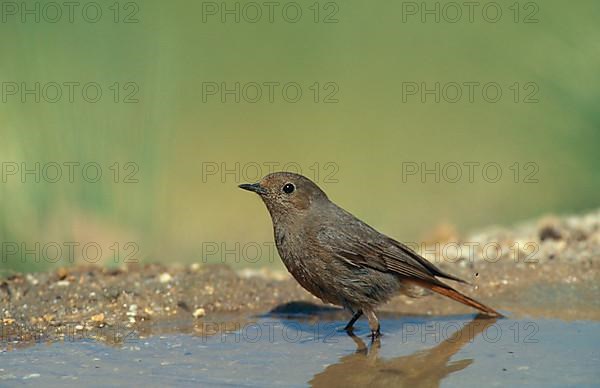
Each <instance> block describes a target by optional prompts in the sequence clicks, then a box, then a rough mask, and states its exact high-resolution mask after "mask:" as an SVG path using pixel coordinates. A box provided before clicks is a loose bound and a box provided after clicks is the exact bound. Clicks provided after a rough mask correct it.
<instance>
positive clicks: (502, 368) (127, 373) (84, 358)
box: [0, 311, 600, 387]
mask: <svg viewBox="0 0 600 388" xmlns="http://www.w3.org/2000/svg"><path fill="white" fill-rule="evenodd" d="M343 317H344V316H343V315H340V314H338V313H336V312H335V311H334V312H333V313H328V312H327V311H325V312H321V313H319V314H317V315H316V316H315V315H312V316H305V315H302V316H295V317H293V319H292V318H290V316H289V315H279V316H275V315H266V316H261V317H249V318H248V317H246V318H243V319H233V320H232V319H223V320H214V321H210V322H209V321H203V322H200V323H196V324H195V325H194V326H189V327H184V326H182V327H181V328H178V330H180V331H182V332H185V334H153V335H149V336H142V335H140V334H139V333H137V332H131V331H129V332H123V333H120V334H122V338H121V339H122V340H123V342H122V343H120V344H118V345H107V344H105V343H101V342H98V341H95V340H93V339H81V338H77V336H72V337H67V338H66V339H65V340H63V341H60V342H54V343H50V344H48V343H37V344H33V345H32V346H28V347H24V348H15V347H13V345H15V344H12V343H7V342H6V341H5V342H3V343H2V348H3V350H4V351H3V352H2V353H0V385H11V386H12V385H28V384H32V385H33V384H35V385H40V384H43V385H45V386H64V385H65V384H67V385H80V384H85V385H86V386H87V385H92V386H106V385H107V384H127V385H131V384H134V385H136V386H165V385H167V386H172V385H190V386H191V385H202V386H240V385H241V386H261V387H262V386H288V385H292V386H307V385H314V386H332V385H333V386H335V385H344V386H349V385H367V384H368V385H370V386H403V385H404V386H406V385H415V384H417V383H418V384H420V385H422V386H423V385H424V386H439V385H442V386H481V385H482V384H485V385H486V386H501V385H502V386H504V385H515V384H523V383H527V384H529V385H530V386H564V385H575V384H577V385H581V384H584V385H596V384H599V383H600V351H599V349H600V346H599V345H600V323H599V322H595V321H574V322H566V321H561V320H551V319H510V318H504V319H500V320H489V319H475V318H476V317H475V316H472V315H461V316H451V317H414V316H412V317H407V316H393V315H387V316H386V315H384V316H383V319H382V322H381V324H382V328H383V337H382V338H381V340H380V341H377V340H376V341H375V342H371V340H370V338H369V335H368V325H367V323H366V321H362V320H361V321H359V322H358V324H357V327H356V332H355V334H356V336H355V337H351V336H349V335H347V334H346V333H344V332H341V331H340V328H341V327H343V326H344V324H345V322H344V320H343ZM171 329H172V328H171Z"/></svg>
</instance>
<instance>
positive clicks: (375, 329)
mask: <svg viewBox="0 0 600 388" xmlns="http://www.w3.org/2000/svg"><path fill="white" fill-rule="evenodd" d="M365 315H366V316H367V319H368V320H369V327H370V328H371V341H374V340H375V338H379V337H380V336H381V330H380V328H381V326H380V325H379V319H377V315H375V311H373V310H371V309H368V310H367V309H365Z"/></svg>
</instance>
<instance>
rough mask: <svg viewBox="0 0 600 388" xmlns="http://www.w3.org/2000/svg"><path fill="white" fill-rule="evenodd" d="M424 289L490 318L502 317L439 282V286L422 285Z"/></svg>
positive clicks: (491, 309) (489, 308)
mask: <svg viewBox="0 0 600 388" xmlns="http://www.w3.org/2000/svg"><path fill="white" fill-rule="evenodd" d="M424 286H425V287H427V288H429V289H430V290H431V291H434V292H437V293H438V294H441V295H444V296H447V297H448V298H450V299H454V300H455V301H457V302H460V303H462V304H466V305H467V306H471V307H474V308H476V309H477V310H479V311H482V312H484V313H486V314H487V315H489V316H491V317H502V316H503V315H502V314H500V313H499V312H497V311H496V310H494V309H493V308H491V307H488V306H486V305H484V304H483V303H480V302H478V301H476V300H475V299H471V298H469V297H468V296H466V295H464V294H461V293H460V292H458V291H456V290H455V289H454V288H452V287H450V286H447V285H445V284H443V283H441V282H440V284H424Z"/></svg>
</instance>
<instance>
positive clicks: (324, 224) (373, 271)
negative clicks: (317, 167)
mask: <svg viewBox="0 0 600 388" xmlns="http://www.w3.org/2000/svg"><path fill="white" fill-rule="evenodd" d="M239 187H240V188H241V189H244V190H248V191H251V192H254V193H256V194H258V196H259V197H260V198H261V199H262V201H263V202H264V204H265V205H266V207H267V210H268V211H269V214H270V216H271V220H272V223H273V232H274V238H275V245H276V247H277V251H278V253H279V256H280V257H281V259H282V261H283V263H284V265H285V267H286V268H287V270H288V271H289V272H290V273H291V275H292V276H293V277H294V279H295V280H296V281H297V282H298V283H299V284H300V285H301V286H302V287H303V288H304V289H306V290H307V291H308V292H310V293H311V294H313V295H314V296H316V297H317V298H320V299H321V300H322V301H323V302H325V303H330V304H333V305H337V306H341V307H343V308H346V309H347V310H349V311H350V312H351V313H352V318H351V319H350V321H349V322H348V324H347V325H346V326H345V327H344V330H346V331H347V332H349V333H350V332H352V330H353V327H354V324H355V322H356V321H357V320H358V319H359V318H360V317H361V316H362V315H363V314H364V315H365V316H366V318H367V320H368V322H369V328H370V330H371V339H375V338H377V337H379V336H380V335H381V325H380V323H379V319H378V318H377V315H376V313H375V308H376V307H377V306H379V305H381V304H383V303H385V302H387V301H388V300H390V299H391V298H392V297H394V296H396V295H398V294H402V293H404V294H408V295H410V296H418V295H421V294H426V293H430V291H433V292H436V293H438V294H441V295H443V296H446V297H448V298H451V299H453V300H455V301H458V302H460V303H463V304H465V305H467V306H470V307H473V308H475V309H478V310H480V311H481V312H483V313H484V314H486V315H488V316H489V317H502V314H500V313H499V312H497V311H496V310H494V309H492V308H491V307H488V306H486V305H484V304H482V303H480V302H478V301H476V300H475V299H472V298H470V297H468V296H466V295H464V294H462V293H461V292H459V291H457V290H455V289H454V288H452V287H451V286H450V285H448V284H446V283H444V282H442V281H441V280H440V279H446V280H451V281H455V282H458V283H467V282H465V281H464V280H462V279H460V278H458V277H455V276H453V275H451V274H449V273H446V272H444V271H442V270H441V269H439V268H437V267H436V266H435V265H433V264H432V263H431V262H429V261H428V260H427V259H425V258H423V257H422V256H420V255H419V254H418V253H417V252H415V251H414V250H412V249H411V248H409V247H408V246H406V245H405V244H403V243H401V242H399V241H397V240H395V239H393V238H391V237H388V236H386V235H385V234H383V233H380V232H378V231H377V230H375V229H374V228H372V227H371V226H369V225H367V224H366V223H365V222H363V221H361V220H360V219H358V218H357V217H355V216H354V215H352V214H351V213H349V212H348V211H346V210H344V209H342V208H341V207H339V206H338V205H336V204H335V203H334V202H332V201H331V200H330V199H329V198H328V197H327V195H326V194H325V192H324V191H323V190H322V189H321V188H320V187H319V186H318V185H317V184H315V183H314V182H313V181H311V180H310V179H309V178H307V177H305V176H303V175H300V174H296V173H291V172H273V173H270V174H268V175H266V176H265V177H263V178H262V179H261V180H260V181H259V182H257V183H245V184H240V185H239Z"/></svg>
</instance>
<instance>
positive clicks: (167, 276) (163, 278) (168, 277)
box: [158, 272, 173, 283]
mask: <svg viewBox="0 0 600 388" xmlns="http://www.w3.org/2000/svg"><path fill="white" fill-rule="evenodd" d="M158 280H159V281H160V282H161V283H168V282H170V281H171V280H173V276H171V274H169V273H168V272H163V273H161V274H160V276H159V277H158Z"/></svg>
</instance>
